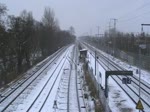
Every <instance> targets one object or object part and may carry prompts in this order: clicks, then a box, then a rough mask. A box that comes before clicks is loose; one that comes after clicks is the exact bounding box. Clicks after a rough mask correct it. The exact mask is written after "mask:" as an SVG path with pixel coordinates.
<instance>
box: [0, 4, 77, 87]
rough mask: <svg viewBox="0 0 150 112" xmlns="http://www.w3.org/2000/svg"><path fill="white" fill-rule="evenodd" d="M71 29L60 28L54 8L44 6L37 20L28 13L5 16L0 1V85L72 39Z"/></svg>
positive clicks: (5, 12)
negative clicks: (41, 14)
mask: <svg viewBox="0 0 150 112" xmlns="http://www.w3.org/2000/svg"><path fill="white" fill-rule="evenodd" d="M75 38H76V37H75V35H74V28H73V27H70V29H69V30H67V31H66V30H61V29H60V27H59V24H58V20H57V19H56V18H55V14H54V11H53V10H52V9H51V8H49V7H47V8H45V11H44V14H43V17H42V20H41V21H37V20H35V19H34V18H33V15H32V12H27V11H26V10H24V11H22V12H21V14H20V16H14V15H7V7H6V6H5V5H4V4H0V85H3V84H6V83H8V82H10V81H11V80H13V79H14V78H16V77H17V76H18V75H19V74H21V73H22V72H24V71H25V70H27V69H29V68H30V67H31V66H33V65H34V64H35V62H37V61H38V60H41V59H43V58H45V57H47V56H49V55H50V54H52V53H53V52H55V51H56V50H58V49H59V48H61V47H62V46H65V45H68V44H70V43H73V42H74V41H75Z"/></svg>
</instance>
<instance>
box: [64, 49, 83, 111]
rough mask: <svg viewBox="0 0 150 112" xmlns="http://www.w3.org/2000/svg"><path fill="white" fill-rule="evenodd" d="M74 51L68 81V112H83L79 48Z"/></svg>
mask: <svg viewBox="0 0 150 112" xmlns="http://www.w3.org/2000/svg"><path fill="white" fill-rule="evenodd" d="M73 51H74V52H73V53H72V57H73V58H72V60H71V62H72V64H71V70H70V76H69V81H68V97H67V112H81V107H80V101H79V93H78V82H77V64H76V61H77V48H76V47H74V50H73Z"/></svg>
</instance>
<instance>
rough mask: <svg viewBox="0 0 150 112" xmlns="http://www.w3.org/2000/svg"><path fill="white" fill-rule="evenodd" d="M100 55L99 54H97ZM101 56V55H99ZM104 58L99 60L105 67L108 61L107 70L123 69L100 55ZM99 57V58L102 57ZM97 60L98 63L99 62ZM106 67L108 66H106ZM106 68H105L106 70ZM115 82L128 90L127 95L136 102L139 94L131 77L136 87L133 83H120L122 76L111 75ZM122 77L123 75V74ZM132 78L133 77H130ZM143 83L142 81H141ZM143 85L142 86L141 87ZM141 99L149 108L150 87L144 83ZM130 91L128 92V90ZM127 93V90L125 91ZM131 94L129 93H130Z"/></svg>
mask: <svg viewBox="0 0 150 112" xmlns="http://www.w3.org/2000/svg"><path fill="white" fill-rule="evenodd" d="M99 56H100V55H99ZM101 57H102V56H101ZM102 58H103V59H104V61H103V60H101V61H100V62H103V64H105V66H106V67H107V66H108V65H106V62H108V63H109V66H110V67H109V70H125V69H123V68H121V67H119V66H118V65H116V64H114V62H112V61H111V60H108V59H107V58H106V57H104V56H103V57H102ZM102 58H100V59H102ZM100 62H99V63H100ZM107 68H108V67H107ZM107 68H106V70H107ZM111 77H112V78H113V79H114V80H115V82H117V84H118V85H120V87H121V88H122V89H123V90H124V91H128V96H129V97H130V98H132V100H133V102H134V103H135V104H136V103H137V102H138V100H139V95H138V89H139V87H138V83H136V82H135V81H134V80H133V79H132V82H133V83H134V84H136V87H135V86H133V84H131V85H123V84H122V76H111ZM123 77H124V76H123ZM132 78H133V77H132ZM142 84H143V83H142ZM143 86H144V87H143ZM141 90H142V91H141V94H142V95H141V100H142V101H143V103H144V104H145V105H146V106H148V107H147V108H150V104H149V100H150V93H149V90H150V87H148V86H145V85H141ZM129 91H130V92H129ZM126 93H127V92H126ZM129 93H130V94H131V95H130V94H129Z"/></svg>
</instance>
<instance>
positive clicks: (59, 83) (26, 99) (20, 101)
mask: <svg viewBox="0 0 150 112" xmlns="http://www.w3.org/2000/svg"><path fill="white" fill-rule="evenodd" d="M73 48H74V46H73V45H72V46H71V47H69V48H67V49H66V50H65V51H64V52H63V53H62V54H61V56H60V57H58V58H57V59H56V60H55V61H54V62H53V63H51V60H49V62H48V63H47V64H46V65H44V67H43V68H42V69H40V70H39V71H37V72H36V73H35V74H34V75H33V76H32V77H30V78H29V79H28V80H26V81H25V82H24V83H23V84H21V83H22V82H21V80H19V83H18V82H17V83H14V84H13V89H14V88H17V87H19V88H17V89H16V90H15V91H14V92H13V93H12V94H11V95H10V96H9V97H8V98H6V99H5V100H4V101H2V102H1V104H0V111H2V110H3V109H4V110H5V112H54V111H55V109H56V111H63V112H64V111H65V112H66V111H67V106H68V105H67V104H68V97H67V95H68V90H69V91H70V92H69V94H70V97H69V102H70V103H69V111H70V112H73V111H74V112H77V110H78V100H77V99H78V98H79V102H80V104H81V107H84V106H85V105H84V103H83V102H84V101H83V98H82V97H78V96H77V93H78V94H79V96H83V94H82V91H81V90H78V88H80V84H77V85H76V83H77V82H78V81H80V77H79V76H77V77H76V75H77V73H76V72H77V69H76V67H75V66H76V65H75V62H76V58H77V54H74V52H75V51H74V49H73ZM73 57H74V58H73ZM46 60H47V59H46ZM71 60H73V61H71ZM43 62H44V61H43ZM43 62H41V63H39V64H38V65H37V66H40V65H41V64H42V63H43ZM50 63H51V64H50ZM49 64H50V65H49ZM71 64H72V67H71V66H70V65H71ZM45 66H46V67H45ZM71 68H72V69H71ZM33 69H34V70H31V71H32V72H31V71H28V72H27V74H26V75H24V77H26V78H28V76H30V75H31V74H32V73H33V71H35V70H36V69H37V68H33ZM39 74H40V75H39ZM69 76H70V79H71V80H70V88H68V83H69V79H68V77H69ZM76 78H78V79H77V80H76ZM23 79H24V78H23ZM76 81H77V82H76ZM19 84H21V85H19ZM63 84H64V85H63ZM10 86H11V85H10ZM76 87H77V89H76ZM11 88H12V87H11ZM66 90H67V91H66ZM9 92H11V89H7V91H5V92H3V94H4V95H5V96H6V95H7V94H8V93H9ZM58 96H59V97H58ZM55 101H56V104H57V108H54V107H55V106H56V105H54V102H55ZM10 102H12V103H11V104H9V103H10ZM8 104H9V105H8ZM7 105H8V107H7ZM79 106H80V105H79ZM5 108H6V109H5ZM82 112H86V111H85V109H82Z"/></svg>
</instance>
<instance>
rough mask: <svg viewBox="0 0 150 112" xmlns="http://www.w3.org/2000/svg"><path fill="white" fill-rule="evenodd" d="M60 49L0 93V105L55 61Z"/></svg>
mask: <svg viewBox="0 0 150 112" xmlns="http://www.w3.org/2000/svg"><path fill="white" fill-rule="evenodd" d="M64 49H65V48H64ZM61 50H62V49H60V50H58V51H57V52H56V53H54V54H52V55H51V56H50V57H48V58H46V59H45V60H44V61H42V62H40V64H38V65H37V66H36V67H34V68H32V69H30V70H29V71H28V72H27V73H25V74H24V75H23V76H22V77H19V78H18V79H17V81H16V82H14V83H12V84H11V85H10V87H9V88H7V89H5V90H3V91H1V92H0V96H1V98H0V103H2V102H3V101H4V100H5V99H6V98H7V97H9V96H10V95H11V94H12V93H13V92H15V91H16V90H17V89H18V88H19V87H20V86H22V85H23V84H24V83H25V82H26V81H27V80H29V79H30V78H32V77H33V76H34V75H35V74H36V72H38V71H39V70H40V69H42V67H44V65H45V64H47V63H48V62H49V61H50V60H51V62H50V64H51V63H53V62H54V61H55V59H56V58H57V57H58V56H59V55H58V53H61V52H62V51H61Z"/></svg>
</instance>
